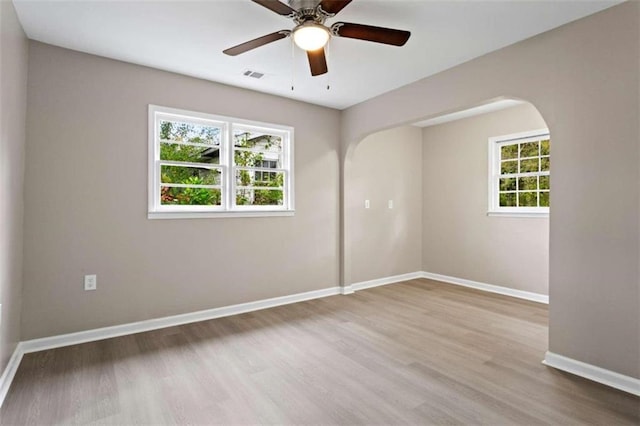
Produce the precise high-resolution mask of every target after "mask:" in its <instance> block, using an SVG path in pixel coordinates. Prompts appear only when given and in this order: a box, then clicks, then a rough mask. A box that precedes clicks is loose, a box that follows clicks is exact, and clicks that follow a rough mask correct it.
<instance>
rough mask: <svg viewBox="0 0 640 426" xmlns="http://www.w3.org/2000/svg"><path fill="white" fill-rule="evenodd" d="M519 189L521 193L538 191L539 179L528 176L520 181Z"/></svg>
mask: <svg viewBox="0 0 640 426" xmlns="http://www.w3.org/2000/svg"><path fill="white" fill-rule="evenodd" d="M518 189H519V190H520V191H527V190H534V191H535V190H537V189H538V177H537V176H527V177H521V178H520V179H518Z"/></svg>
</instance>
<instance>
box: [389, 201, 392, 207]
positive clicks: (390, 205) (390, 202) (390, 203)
mask: <svg viewBox="0 0 640 426" xmlns="http://www.w3.org/2000/svg"><path fill="white" fill-rule="evenodd" d="M389 208H390V209H392V208H393V200H389Z"/></svg>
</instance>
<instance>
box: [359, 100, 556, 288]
mask: <svg viewBox="0 0 640 426" xmlns="http://www.w3.org/2000/svg"><path fill="white" fill-rule="evenodd" d="M545 127H546V124H545V122H544V120H543V119H542V117H541V116H540V114H539V113H538V111H537V110H536V109H535V107H533V106H531V105H530V104H525V105H521V106H517V107H514V108H509V109H505V110H502V111H497V112H492V113H488V114H483V115H480V116H476V117H471V118H467V119H463V120H459V121H454V122H451V123H445V124H440V125H437V126H433V127H426V128H425V129H424V130H423V132H422V135H423V139H424V147H423V166H424V170H423V188H424V190H423V193H424V198H423V207H422V212H423V213H422V218H423V236H422V270H424V271H428V272H433V273H437V274H443V275H449V276H453V277H457V278H464V279H468V280H473V281H480V282H483V283H487V284H493V285H499V286H503V287H509V288H514V289H517V290H524V291H530V292H534V293H540V294H548V290H549V219H548V218H525V217H496V216H487V210H488V192H489V189H488V183H487V179H488V177H487V174H488V152H487V151H488V138H490V137H492V136H502V135H507V134H513V133H519V132H524V131H528V130H537V129H543V128H545ZM358 149H359V147H358Z"/></svg>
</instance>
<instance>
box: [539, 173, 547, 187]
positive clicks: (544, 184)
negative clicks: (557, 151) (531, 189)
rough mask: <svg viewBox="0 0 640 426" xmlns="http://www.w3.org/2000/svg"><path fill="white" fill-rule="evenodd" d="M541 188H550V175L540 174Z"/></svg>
mask: <svg viewBox="0 0 640 426" xmlns="http://www.w3.org/2000/svg"><path fill="white" fill-rule="evenodd" d="M540 189H549V176H540Z"/></svg>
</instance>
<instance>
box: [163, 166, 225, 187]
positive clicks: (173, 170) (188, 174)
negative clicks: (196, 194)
mask: <svg viewBox="0 0 640 426" xmlns="http://www.w3.org/2000/svg"><path fill="white" fill-rule="evenodd" d="M160 177H161V181H162V183H183V184H187V185H220V170H217V169H213V170H212V169H202V168H196V167H180V166H162V171H161V176H160Z"/></svg>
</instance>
